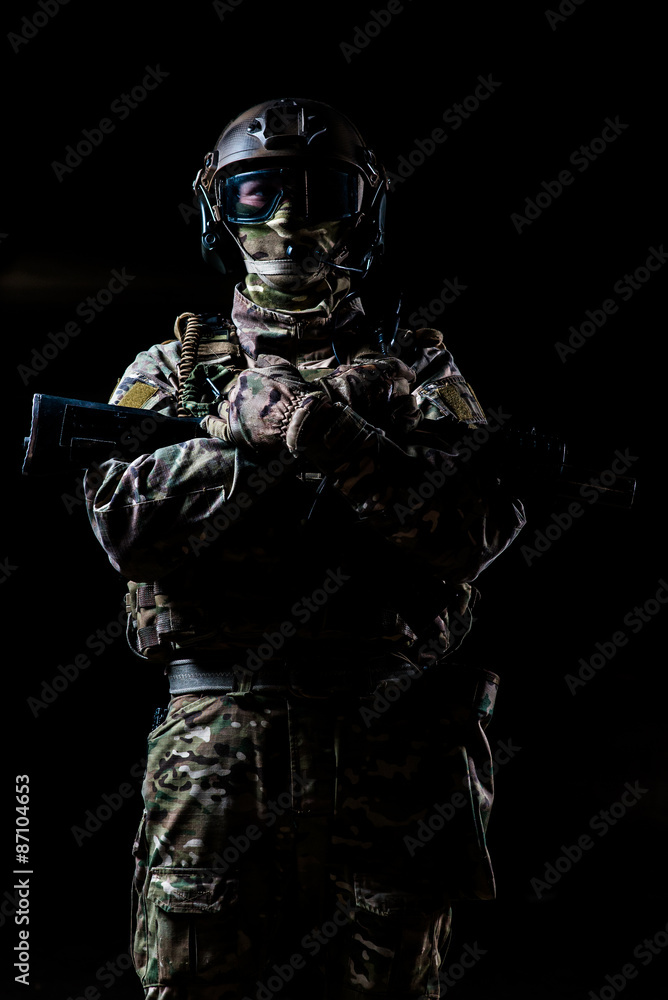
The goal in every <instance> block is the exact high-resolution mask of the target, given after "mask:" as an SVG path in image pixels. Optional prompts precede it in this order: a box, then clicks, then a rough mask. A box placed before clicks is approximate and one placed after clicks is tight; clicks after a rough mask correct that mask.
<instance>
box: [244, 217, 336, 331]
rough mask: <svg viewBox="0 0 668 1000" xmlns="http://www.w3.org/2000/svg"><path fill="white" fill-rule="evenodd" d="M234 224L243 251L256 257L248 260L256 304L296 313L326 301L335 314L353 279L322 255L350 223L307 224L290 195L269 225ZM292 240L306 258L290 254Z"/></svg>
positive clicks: (249, 291)
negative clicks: (328, 264)
mask: <svg viewBox="0 0 668 1000" xmlns="http://www.w3.org/2000/svg"><path fill="white" fill-rule="evenodd" d="M232 228H233V229H234V230H236V232H237V238H238V240H239V244H240V246H241V247H242V248H243V251H244V255H248V256H249V257H250V258H251V259H250V260H248V261H247V264H246V266H247V267H248V269H249V271H251V274H249V276H248V278H247V279H246V294H247V295H248V297H249V298H250V299H251V300H252V301H253V302H255V303H256V305H259V306H262V307H265V308H268V309H283V310H284V311H286V312H294V311H296V310H297V311H302V310H304V309H314V308H318V307H319V306H320V303H321V302H324V303H325V304H326V307H327V311H328V312H329V313H331V312H332V311H333V309H334V308H335V307H336V306H337V305H338V303H339V302H340V301H341V299H342V298H343V296H344V295H346V294H347V293H348V290H349V288H350V277H349V276H348V275H347V274H345V273H344V272H338V274H337V273H335V272H333V271H332V269H331V268H330V269H327V268H326V267H325V266H324V265H323V264H322V262H321V260H320V257H319V254H322V255H324V256H326V255H328V254H329V253H330V252H331V251H332V250H333V249H334V248H335V247H336V246H337V244H338V243H339V242H342V241H343V239H344V238H345V236H346V235H347V233H348V232H349V230H350V224H349V223H348V222H321V223H317V224H312V225H304V223H303V222H301V221H300V220H299V219H297V218H295V217H294V215H293V212H292V205H291V204H290V201H289V200H287V199H286V200H285V201H284V202H282V203H281V205H280V206H279V208H278V209H277V211H276V212H275V213H274V215H273V216H272V218H271V219H269V220H268V221H267V222H266V223H264V224H262V225H252V226H233V227H232ZM291 244H292V245H294V246H298V247H300V249H302V251H303V253H304V254H305V256H304V258H303V259H300V260H295V259H290V258H288V257H287V248H288V246H290V245H291ZM265 261H266V262H267V264H266V265H265V263H264V262H265ZM276 262H280V263H276ZM265 267H267V273H264V271H263V268H265ZM256 269H257V270H256ZM276 272H278V273H276Z"/></svg>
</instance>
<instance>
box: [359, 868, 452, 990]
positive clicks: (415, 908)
mask: <svg viewBox="0 0 668 1000" xmlns="http://www.w3.org/2000/svg"><path fill="white" fill-rule="evenodd" d="M390 878H391V877H388V880H387V882H386V883H385V884H383V883H381V882H380V881H379V880H378V878H377V877H373V878H370V877H369V876H367V875H362V874H356V875H355V876H354V890H355V911H354V926H353V929H352V934H351V935H350V952H349V956H348V975H347V981H346V986H347V987H348V988H349V989H351V990H357V991H360V992H363V993H365V994H367V993H368V994H370V995H375V994H378V995H380V996H385V995H386V994H391V995H392V996H395V995H396V996H406V997H409V996H411V997H412V996H415V997H417V996H438V969H439V965H440V958H441V957H442V956H443V955H444V954H445V951H446V950H447V942H448V937H449V933H450V923H451V910H450V902H449V900H448V899H447V898H445V897H444V895H443V893H442V892H437V891H435V890H434V888H433V886H431V885H427V884H420V883H418V884H416V885H414V886H411V889H410V891H404V890H402V889H397V888H394V887H390V886H391V881H390Z"/></svg>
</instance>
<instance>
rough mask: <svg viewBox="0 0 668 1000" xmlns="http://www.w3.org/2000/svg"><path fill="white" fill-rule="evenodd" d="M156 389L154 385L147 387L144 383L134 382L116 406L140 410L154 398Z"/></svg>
mask: <svg viewBox="0 0 668 1000" xmlns="http://www.w3.org/2000/svg"><path fill="white" fill-rule="evenodd" d="M157 391H158V390H157V388H156V387H155V386H154V385H147V384H146V382H135V383H134V384H133V385H131V386H130V388H129V389H128V391H127V392H126V393H124V394H123V395H122V396H121V398H120V399H119V401H118V403H117V405H118V406H134V407H136V408H137V409H139V410H140V409H141V408H142V406H144V405H145V403H146V402H147V400H149V399H150V398H151V396H155V394H156V392H157Z"/></svg>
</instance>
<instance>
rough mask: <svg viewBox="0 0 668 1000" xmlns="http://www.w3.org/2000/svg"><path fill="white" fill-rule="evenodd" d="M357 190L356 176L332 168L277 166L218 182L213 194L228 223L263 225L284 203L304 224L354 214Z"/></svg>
mask: <svg viewBox="0 0 668 1000" xmlns="http://www.w3.org/2000/svg"><path fill="white" fill-rule="evenodd" d="M360 187H361V185H360V183H359V180H358V177H357V175H356V174H353V173H350V172H348V171H346V170H337V169H336V168H335V167H318V168H313V167H309V168H308V169H305V168H303V167H302V168H299V167H277V168H275V169H273V170H249V171H247V172H246V173H243V174H235V175H234V176H233V177H226V178H224V179H221V180H220V181H218V187H217V192H216V193H217V196H218V204H219V205H220V206H221V208H222V213H223V217H224V218H225V219H226V220H227V221H228V222H233V223H238V224H241V225H249V224H250V225H253V224H257V223H260V222H266V221H267V220H268V219H271V217H272V216H273V215H274V213H275V212H276V210H277V209H278V207H279V205H281V204H282V203H283V202H285V201H289V202H290V205H291V207H292V210H293V212H294V214H295V215H297V216H299V218H301V219H304V220H305V221H307V222H333V221H336V220H338V219H348V218H350V216H352V215H357V213H358V212H359V211H360V208H361V191H360Z"/></svg>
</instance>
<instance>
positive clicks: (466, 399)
mask: <svg viewBox="0 0 668 1000" xmlns="http://www.w3.org/2000/svg"><path fill="white" fill-rule="evenodd" d="M421 392H422V394H423V395H424V396H426V397H427V399H429V400H431V402H432V403H433V404H434V405H435V406H436V407H437V408H438V409H439V410H441V411H442V410H443V408H445V409H446V410H448V411H449V412H450V413H451V414H452V415H453V416H454V417H456V419H457V420H461V421H462V422H463V423H467V424H486V423H487V418H486V417H485V413H484V411H483V408H482V406H481V405H480V403H479V402H478V400H477V398H476V394H475V393H474V391H473V389H472V388H471V386H470V385H469V384H468V382H467V381H466V380H465V379H464V376H463V375H449V376H448V377H447V378H443V379H439V380H438V381H436V382H431V383H430V384H428V385H425V386H421Z"/></svg>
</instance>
